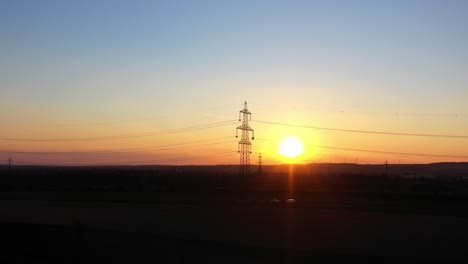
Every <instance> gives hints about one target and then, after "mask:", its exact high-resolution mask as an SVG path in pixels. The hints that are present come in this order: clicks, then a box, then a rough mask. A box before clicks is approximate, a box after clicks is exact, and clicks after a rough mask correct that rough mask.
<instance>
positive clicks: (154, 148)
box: [0, 137, 234, 155]
mask: <svg viewBox="0 0 468 264" xmlns="http://www.w3.org/2000/svg"><path fill="white" fill-rule="evenodd" d="M227 138H231V137H220V138H214V139H206V140H197V141H191V142H184V143H175V144H166V145H160V146H151V147H141V148H128V149H113V150H97V151H7V150H1V151H0V153H9V154H28V155H81V154H85V155H88V154H113V153H138V152H145V151H164V150H174V149H183V148H192V147H200V146H209V145H217V144H223V143H229V142H234V140H229V141H222V142H215V143H207V144H198V145H192V146H181V147H173V148H166V147H171V146H180V145H188V144H194V143H200V142H208V141H216V140H221V139H227Z"/></svg>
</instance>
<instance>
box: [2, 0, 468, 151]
mask: <svg viewBox="0 0 468 264" xmlns="http://www.w3.org/2000/svg"><path fill="white" fill-rule="evenodd" d="M467 20H468V2H466V1H232V2H231V1H229V2H228V1H5V0H2V1H0V31H1V32H2V34H1V42H0V57H1V58H2V59H1V60H0V85H1V87H0V89H1V90H0V94H1V97H0V121H4V122H8V124H10V126H9V128H8V129H7V131H5V132H4V133H6V134H8V135H16V134H21V133H22V135H26V136H28V135H29V134H28V132H25V129H24V127H25V125H24V124H25V123H30V122H32V123H38V122H39V123H47V124H57V125H59V124H62V123H67V122H70V123H73V124H76V123H78V124H88V123H99V122H108V121H120V120H124V121H125V120H137V121H138V120H148V119H149V120H153V121H155V122H154V124H148V123H147V124H145V123H142V124H139V125H134V126H133V125H132V126H131V125H129V124H123V125H122V127H119V129H120V130H119V131H134V130H138V131H139V130H141V129H159V128H162V129H164V128H170V127H174V126H181V125H182V126H183V125H191V124H192V123H194V124H198V123H202V122H205V121H210V120H209V118H210V117H207V115H205V114H207V113H209V114H212V115H218V116H229V115H230V114H231V112H232V113H233V115H234V116H235V115H236V113H237V111H238V110H239V109H238V108H240V107H242V102H243V101H244V100H248V101H249V103H250V106H251V108H252V111H254V109H255V110H256V112H257V114H258V115H260V118H261V119H265V120H267V119H268V120H271V119H273V118H276V117H277V116H280V118H284V119H286V121H288V120H289V121H297V123H307V124H311V123H312V124H316V123H319V124H324V125H327V126H332V127H348V126H355V125H359V126H360V127H365V128H369V129H377V130H378V129H381V130H382V129H383V130H390V129H393V130H405V131H408V130H409V131H416V132H419V131H424V132H434V133H446V132H447V133H449V132H450V133H462V132H464V131H467V130H468V127H467V125H466V120H464V121H465V122H460V120H459V119H458V120H450V119H448V120H447V119H440V118H439V119H437V118H436V119H430V120H428V119H421V118H420V117H408V118H407V119H404V120H402V119H399V120H396V121H395V120H391V121H389V120H382V118H380V117H376V116H372V115H370V116H366V117H361V116H360V117H359V118H356V119H353V121H348V120H349V119H350V118H349V116H348V117H336V116H334V114H333V113H327V112H320V113H317V112H314V111H315V110H317V109H322V110H323V109H326V110H345V111H349V112H353V111H354V112H366V113H380V112H400V113H403V112H406V113H435V114H439V113H440V114H452V113H453V114H466V113H468V109H467V107H466V102H465V101H466V98H468V87H467V83H468V74H466V73H467V71H468V27H466V25H467V24H468V21H467ZM284 109H295V111H296V112H295V113H284V111H283V110H284ZM314 109H315V110H314ZM301 111H302V112H301ZM12 113H14V114H12ZM168 116H172V117H175V118H167V117H168ZM307 117H310V119H307ZM352 117H353V116H352ZM211 118H212V117H211ZM215 121H216V120H215ZM415 124H418V125H417V126H416V125H415ZM99 129H102V128H99ZM99 129H97V128H89V129H88V130H87V132H88V133H90V134H92V133H109V131H108V130H99ZM54 131H56V130H54ZM58 131H59V132H53V133H59V134H60V133H63V131H61V130H60V129H59V130H58ZM81 132H83V131H80V132H76V133H81ZM30 133H32V134H34V133H39V134H40V135H41V134H42V133H43V134H50V133H51V131H48V130H46V129H43V130H42V131H39V132H38V131H36V130H31V132H30ZM53 133H52V135H54V134H53ZM69 133H71V134H72V133H75V132H73V131H70V132H69ZM115 133H116V132H115ZM117 134H119V133H117ZM8 147H13V148H14V147H15V146H8Z"/></svg>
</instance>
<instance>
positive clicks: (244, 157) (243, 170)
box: [236, 102, 255, 177]
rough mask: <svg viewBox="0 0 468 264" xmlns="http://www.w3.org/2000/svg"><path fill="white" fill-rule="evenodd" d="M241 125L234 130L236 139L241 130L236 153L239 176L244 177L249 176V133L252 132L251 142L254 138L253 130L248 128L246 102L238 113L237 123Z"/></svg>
mask: <svg viewBox="0 0 468 264" xmlns="http://www.w3.org/2000/svg"><path fill="white" fill-rule="evenodd" d="M241 114H242V125H241V126H238V127H237V128H236V138H237V137H239V135H238V131H239V129H240V130H242V136H241V139H240V141H239V144H238V151H237V152H238V153H240V163H239V174H240V176H242V177H245V176H247V175H249V174H250V154H251V153H252V149H251V148H252V143H250V136H249V133H250V131H252V140H253V139H254V138H255V136H254V130H253V129H252V128H251V127H250V126H249V120H250V119H252V113H250V112H249V110H248V109H247V102H244V109H242V110H240V111H239V121H241Z"/></svg>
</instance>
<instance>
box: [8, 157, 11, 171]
mask: <svg viewBox="0 0 468 264" xmlns="http://www.w3.org/2000/svg"><path fill="white" fill-rule="evenodd" d="M8 169H9V170H11V157H10V158H8Z"/></svg>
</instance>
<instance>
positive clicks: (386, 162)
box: [385, 160, 388, 175]
mask: <svg viewBox="0 0 468 264" xmlns="http://www.w3.org/2000/svg"><path fill="white" fill-rule="evenodd" d="M387 172H388V161H387V160H386V161H385V175H387Z"/></svg>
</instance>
